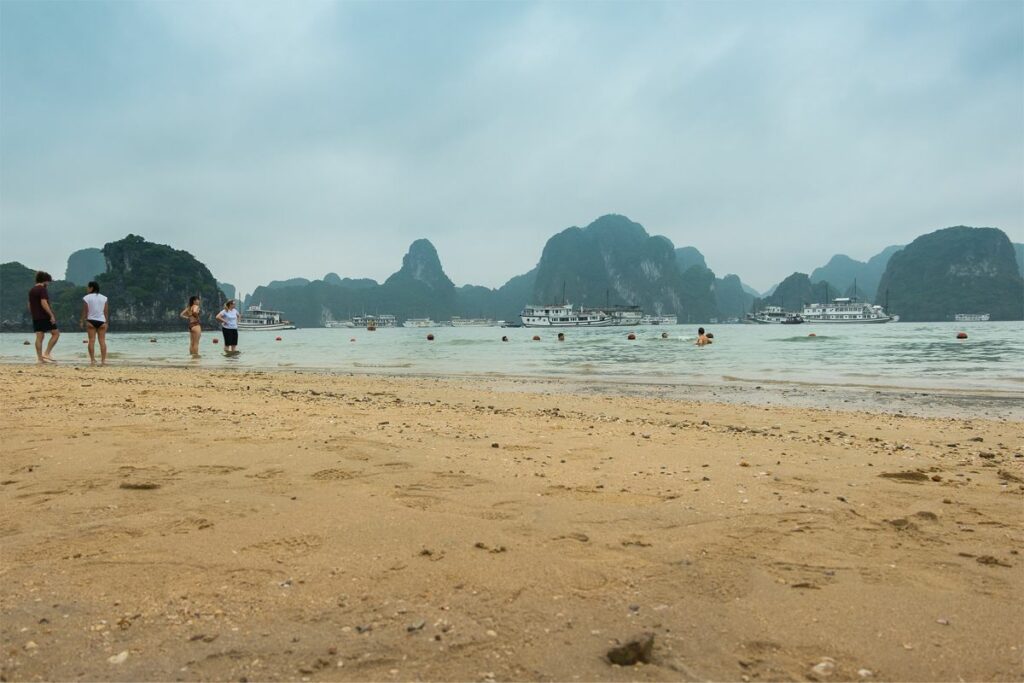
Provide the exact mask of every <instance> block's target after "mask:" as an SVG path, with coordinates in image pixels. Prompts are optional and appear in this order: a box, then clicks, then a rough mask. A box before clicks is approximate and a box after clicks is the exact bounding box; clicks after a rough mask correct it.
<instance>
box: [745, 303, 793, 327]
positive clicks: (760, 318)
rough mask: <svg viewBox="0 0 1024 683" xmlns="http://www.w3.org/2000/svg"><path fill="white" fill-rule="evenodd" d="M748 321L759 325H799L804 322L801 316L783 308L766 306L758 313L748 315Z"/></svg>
mask: <svg viewBox="0 0 1024 683" xmlns="http://www.w3.org/2000/svg"><path fill="white" fill-rule="evenodd" d="M747 320H749V321H750V322H752V323H757V324H759V325H799V324H800V323H802V322H804V319H803V318H801V317H800V316H799V315H797V314H796V313H792V312H790V311H786V310H783V308H782V306H765V307H764V308H762V309H761V310H760V311H758V312H757V313H750V314H748V315H747Z"/></svg>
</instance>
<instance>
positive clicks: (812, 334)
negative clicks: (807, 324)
mask: <svg viewBox="0 0 1024 683" xmlns="http://www.w3.org/2000/svg"><path fill="white" fill-rule="evenodd" d="M807 336H808V337H817V336H818V335H816V334H814V333H813V332H811V333H810V334H809V335H807Z"/></svg>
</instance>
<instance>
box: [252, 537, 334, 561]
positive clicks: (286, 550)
mask: <svg viewBox="0 0 1024 683" xmlns="http://www.w3.org/2000/svg"><path fill="white" fill-rule="evenodd" d="M323 544H324V538H323V536H318V535H316V534H303V535H301V536H287V537H285V538H275V539H271V540H268V541H261V542H259V543H253V544H252V545H248V546H246V547H244V548H242V550H243V551H257V552H262V553H266V554H268V555H270V556H271V557H273V558H274V559H287V558H289V557H302V556H304V555H309V554H310V553H314V552H316V551H317V550H319V549H320V547H321V546H322V545H323Z"/></svg>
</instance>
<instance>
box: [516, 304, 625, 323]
mask: <svg viewBox="0 0 1024 683" xmlns="http://www.w3.org/2000/svg"><path fill="white" fill-rule="evenodd" d="M519 319H520V320H522V321H523V327H611V326H613V325H616V324H617V323H616V322H615V321H614V320H612V317H611V316H610V315H608V314H607V313H605V312H604V311H598V310H592V309H591V310H586V309H583V308H581V309H579V310H576V309H574V308H573V307H572V304H552V305H550V306H527V307H526V308H524V309H523V310H522V312H521V313H520V314H519Z"/></svg>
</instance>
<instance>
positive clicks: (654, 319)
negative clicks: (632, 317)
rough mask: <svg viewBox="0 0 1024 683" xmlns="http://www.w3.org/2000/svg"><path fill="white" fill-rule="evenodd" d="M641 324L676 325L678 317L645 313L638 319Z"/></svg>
mask: <svg viewBox="0 0 1024 683" xmlns="http://www.w3.org/2000/svg"><path fill="white" fill-rule="evenodd" d="M640 324H641V325H678V324H679V319H678V318H676V316H674V315H645V316H644V317H643V318H641V319H640Z"/></svg>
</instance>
